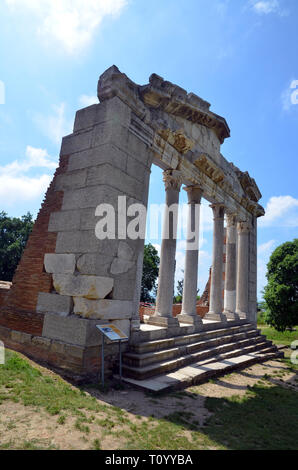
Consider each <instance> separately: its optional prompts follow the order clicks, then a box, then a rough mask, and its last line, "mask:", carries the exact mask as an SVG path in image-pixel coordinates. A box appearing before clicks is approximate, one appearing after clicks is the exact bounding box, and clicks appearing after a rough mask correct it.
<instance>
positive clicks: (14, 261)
mask: <svg viewBox="0 0 298 470" xmlns="http://www.w3.org/2000/svg"><path fill="white" fill-rule="evenodd" d="M32 228H33V218H32V215H31V214H30V212H28V213H27V214H26V215H23V216H22V217H21V218H20V219H19V218H16V217H8V215H7V214H6V213H5V212H3V211H2V212H0V280H2V281H11V280H12V278H13V275H14V272H15V270H16V267H17V265H18V264H19V261H20V259H21V256H22V253H23V251H24V248H25V246H26V243H27V240H28V237H29V235H30V233H31V231H32Z"/></svg>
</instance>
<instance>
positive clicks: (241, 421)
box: [204, 385, 298, 450]
mask: <svg viewBox="0 0 298 470" xmlns="http://www.w3.org/2000/svg"><path fill="white" fill-rule="evenodd" d="M297 405H298V393H297V392H296V391H293V390H290V389H287V388H284V387H280V386H273V387H268V386H260V385H255V386H253V387H250V388H249V389H248V392H247V393H246V394H245V395H244V396H242V397H239V396H233V397H230V398H207V400H206V406H207V408H208V409H209V411H211V412H213V415H212V416H211V418H209V420H208V422H207V425H206V426H205V427H204V433H205V434H206V435H207V436H208V437H209V438H210V439H212V440H214V441H216V442H217V443H219V444H221V445H224V446H225V447H226V448H228V449H235V450H238V449H243V450H247V449H264V450H273V449H275V450H286V449H289V450H295V449H297V441H298V425H297V423H298V406H297Z"/></svg>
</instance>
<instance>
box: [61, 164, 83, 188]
mask: <svg viewBox="0 0 298 470" xmlns="http://www.w3.org/2000/svg"><path fill="white" fill-rule="evenodd" d="M86 177H87V171H86V170H85V169H83V170H76V171H72V172H68V173H63V174H62V175H57V176H56V180H55V190H56V191H65V190H66V189H74V188H82V187H84V186H85V182H86Z"/></svg>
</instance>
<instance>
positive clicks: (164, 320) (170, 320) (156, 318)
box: [146, 315, 179, 328]
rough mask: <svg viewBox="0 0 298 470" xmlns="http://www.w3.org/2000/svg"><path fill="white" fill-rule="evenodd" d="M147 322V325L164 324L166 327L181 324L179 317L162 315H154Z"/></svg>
mask: <svg viewBox="0 0 298 470" xmlns="http://www.w3.org/2000/svg"><path fill="white" fill-rule="evenodd" d="M146 323H147V325H155V326H163V327H166V328H168V327H173V326H179V321H178V320H177V317H175V318H174V317H162V316H161V315H152V317H150V318H149V320H148V321H147V322H146Z"/></svg>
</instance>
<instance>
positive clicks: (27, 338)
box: [11, 330, 32, 344]
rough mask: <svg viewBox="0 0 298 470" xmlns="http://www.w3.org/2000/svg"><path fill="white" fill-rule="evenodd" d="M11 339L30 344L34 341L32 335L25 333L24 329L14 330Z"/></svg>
mask: <svg viewBox="0 0 298 470" xmlns="http://www.w3.org/2000/svg"><path fill="white" fill-rule="evenodd" d="M11 340H12V341H14V342H16V343H19V344H30V343H31V341H32V335H29V334H28V333H23V332H22V331H14V330H13V331H12V332H11Z"/></svg>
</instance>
